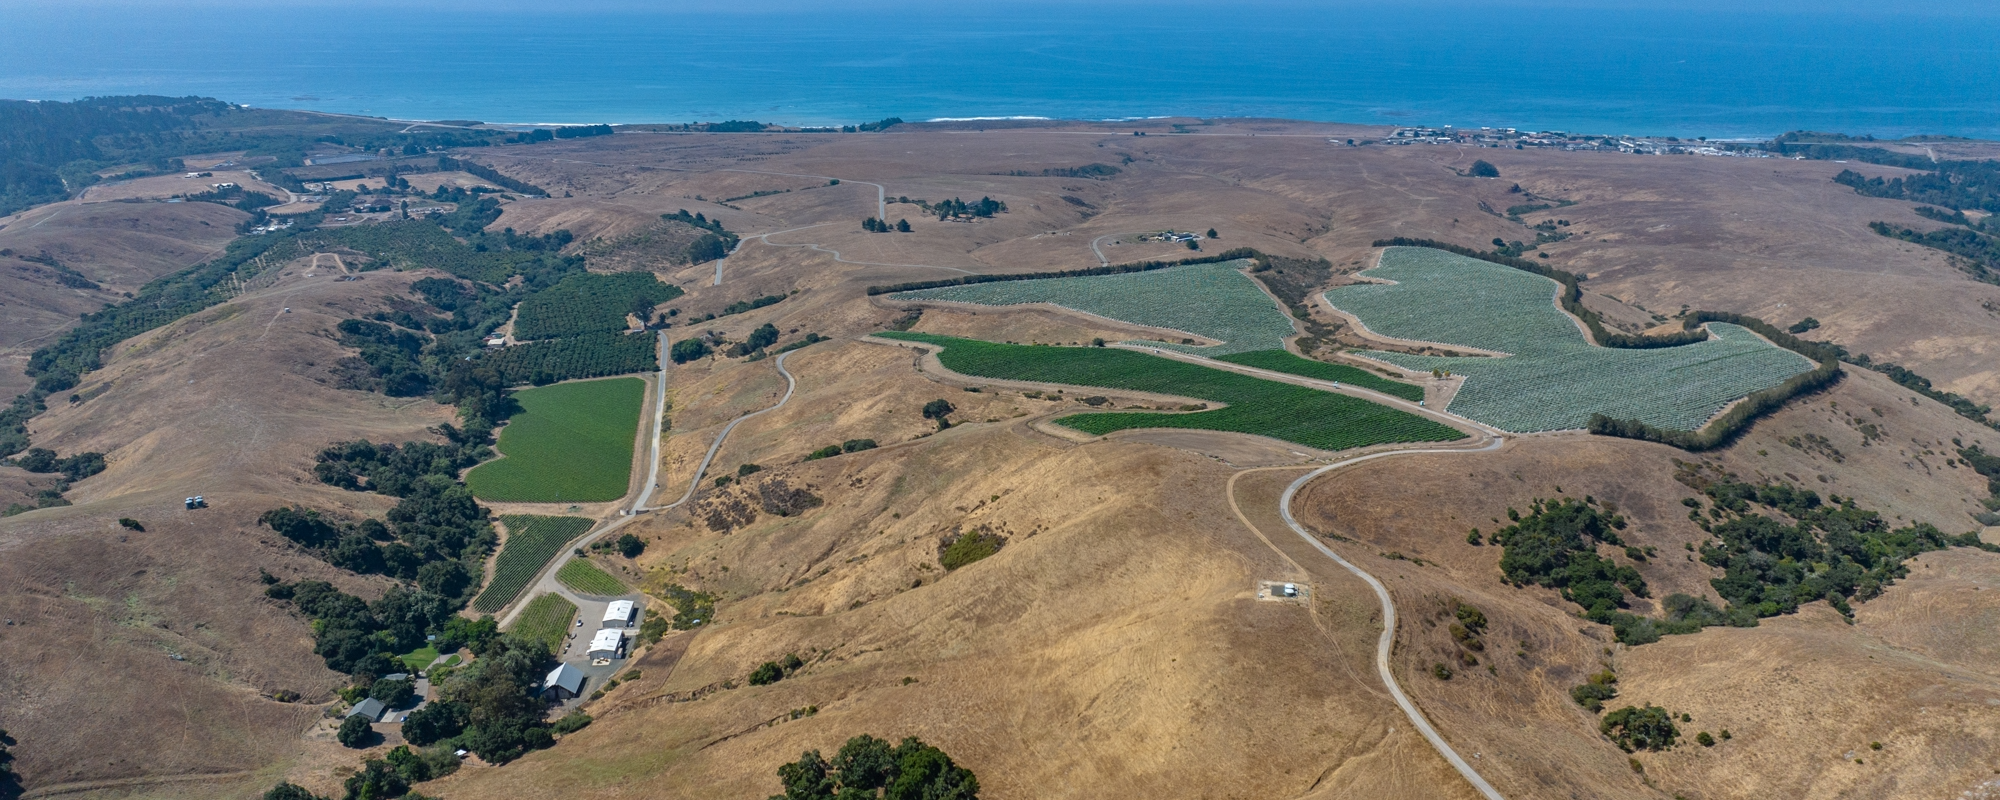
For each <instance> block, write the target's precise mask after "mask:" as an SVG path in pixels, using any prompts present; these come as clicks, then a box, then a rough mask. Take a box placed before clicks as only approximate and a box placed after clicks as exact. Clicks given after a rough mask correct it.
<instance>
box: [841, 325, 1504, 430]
mask: <svg viewBox="0 0 2000 800" xmlns="http://www.w3.org/2000/svg"><path fill="white" fill-rule="evenodd" d="M876 335H878V336H882V337H885V338H893V339H901V340H906V341H913V342H923V343H927V344H932V345H939V346H941V347H942V348H943V351H942V352H941V353H939V354H938V358H939V359H940V360H941V361H943V363H944V366H945V367H946V368H948V369H951V370H953V371H956V372H960V373H963V374H966V375H978V376H983V377H989V378H1000V379H1005V380H1020V381H1034V382H1037V383H1057V384H1064V385H1068V386H1078V387H1105V388H1111V389H1129V390H1133V391H1140V392H1154V393H1159V394H1167V395H1175V396H1180V397H1192V398H1196V399H1200V400H1207V401H1210V402H1216V403H1227V404H1229V405H1228V407H1227V408H1222V409H1215V410H1210V411H1198V412H1194V413H1179V414H1172V413H1158V412H1113V413H1099V414H1078V415H1074V416H1069V417H1064V418H1062V419H1059V420H1057V421H1056V422H1057V424H1060V425H1065V426H1068V427H1071V428H1075V429H1077V430H1080V431H1083V432H1085V433H1093V434H1105V433H1110V432H1112V431H1119V430H1127V429H1132V428H1195V429H1200V430H1212V431H1233V432H1238V433H1252V434H1257V435H1261V436H1269V437H1272V438H1275V439H1283V440H1285V441H1288V442H1296V443H1298V444H1302V445H1305V446H1307V447H1316V448H1319V449H1322V450H1345V449H1348V448H1351V447H1366V446H1368V445H1375V444H1384V443H1388V442H1442V441H1453V440H1457V439H1462V438H1465V434H1463V433H1460V432H1459V431H1457V430H1454V429H1453V428H1451V427H1449V426H1446V425H1442V424H1439V423H1437V422H1433V421H1431V420H1428V419H1425V418H1423V417H1420V416H1417V415H1415V414H1410V413H1406V412H1403V411H1398V410H1396V409H1393V408H1389V407H1387V406H1384V405H1381V404H1378V403H1371V402H1369V401H1367V400H1362V399H1360V398H1356V397H1351V396H1348V395H1344V394H1336V393H1334V392H1325V391H1320V390H1317V389H1308V388H1306V387H1303V386H1295V385H1293V384H1289V383H1279V382H1277V381H1268V380H1264V379H1262V378H1253V377H1250V376H1248V375H1243V374H1240V373H1235V372H1229V371H1226V370H1219V369H1214V368H1211V367H1204V366H1201V365H1198V364H1190V363H1187V362H1183V361H1176V360H1173V359H1167V358H1160V357H1158V356H1152V355H1147V354H1145V353H1136V352H1132V351H1130V350H1115V349H1105V348H1095V347H1050V346H1042V345H1034V346H1029V345H1010V344H996V343H993V342H982V341H978V340H975V339H959V338H954V337H950V336H936V335H933V334H925V333H904V332H896V331H890V332H885V333H879V334H876Z"/></svg>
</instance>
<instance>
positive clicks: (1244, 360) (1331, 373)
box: [1215, 350, 1424, 403]
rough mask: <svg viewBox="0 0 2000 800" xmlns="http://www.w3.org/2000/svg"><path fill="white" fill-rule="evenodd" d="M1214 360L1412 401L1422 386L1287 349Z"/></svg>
mask: <svg viewBox="0 0 2000 800" xmlns="http://www.w3.org/2000/svg"><path fill="white" fill-rule="evenodd" d="M1215 360H1217V361H1227V362H1229V363H1231V364H1242V365H1243V366H1246V367H1256V368H1258V369H1268V370H1270V371H1272V372H1283V373H1286V374H1288V375H1297V376H1300V377H1303V378H1312V379H1314V380H1322V381H1336V382H1339V383H1351V384H1353V385H1355V386H1359V387H1361V388H1363V389H1373V390H1375V391H1378V392H1381V393H1383V394H1386V395H1389V396H1390V397H1400V398H1403V399H1404V400H1408V401H1410V402H1413V403H1414V402H1416V401H1419V400H1422V399H1424V387H1422V386H1417V385H1414V384H1408V383H1403V382H1402V381H1392V380H1390V379H1388V378H1384V377H1382V376H1380V375H1377V374H1375V373H1373V372H1369V371H1368V370H1365V369H1362V368H1360V367H1351V366H1348V365H1346V364H1329V363H1327V362H1324V361H1314V360H1312V359H1310V358H1302V357H1300V356H1298V355H1295V354H1293V353H1292V352H1291V351H1288V350H1258V351H1255V352H1250V353H1233V354H1230V355H1226V356H1216V358H1215Z"/></svg>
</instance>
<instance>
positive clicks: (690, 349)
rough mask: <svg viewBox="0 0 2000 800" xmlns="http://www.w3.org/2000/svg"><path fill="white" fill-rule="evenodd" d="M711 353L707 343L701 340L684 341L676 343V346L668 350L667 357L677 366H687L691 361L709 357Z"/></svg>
mask: <svg viewBox="0 0 2000 800" xmlns="http://www.w3.org/2000/svg"><path fill="white" fill-rule="evenodd" d="M709 352H710V350H709V346H708V343H707V342H704V341H702V340H700V339H682V340H680V341H678V342H674V346H673V347H672V348H669V349H668V350H667V357H668V358H670V359H672V360H673V362H674V363H676V364H686V363H687V362H689V361H693V360H695V359H698V358H702V357H704V356H707V355H708V354H709Z"/></svg>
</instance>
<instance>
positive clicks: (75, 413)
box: [0, 260, 450, 796]
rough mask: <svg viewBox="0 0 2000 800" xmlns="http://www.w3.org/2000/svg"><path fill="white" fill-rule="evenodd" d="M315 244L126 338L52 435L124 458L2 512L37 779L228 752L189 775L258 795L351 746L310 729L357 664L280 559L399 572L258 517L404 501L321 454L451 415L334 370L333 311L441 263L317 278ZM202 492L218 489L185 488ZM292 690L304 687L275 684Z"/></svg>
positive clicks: (10, 656) (20, 686) (41, 434)
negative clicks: (301, 541) (335, 479)
mask: <svg viewBox="0 0 2000 800" xmlns="http://www.w3.org/2000/svg"><path fill="white" fill-rule="evenodd" d="M307 263H308V262H306V261H303V260H302V261H300V262H298V263H296V264H294V265H291V266H288V267H286V268H285V270H284V271H283V272H282V273H281V274H280V276H279V277H278V279H277V282H276V284H275V285H274V286H272V287H270V288H268V289H265V290H263V291H260V292H256V293H253V294H249V295H245V296H243V297H240V298H238V299H236V300H233V301H231V302H229V303H226V304H224V305H221V306H217V307H215V308H213V309H210V310H208V311H207V312H204V313H202V314H198V315H196V316H194V317H190V318H188V319H185V320H182V321H181V322H179V323H176V324H174V325H170V326H168V327H166V328H162V329H160V330H158V331H154V332H153V333H151V334H148V335H146V336H142V337H140V338H138V339H136V340H133V341H131V342H128V343H127V344H125V345H123V346H121V347H120V348H118V349H117V350H116V351H115V353H114V354H112V355H110V356H109V357H108V358H107V359H106V366H105V368H104V369H103V370H100V371H98V372H93V373H91V374H90V375H89V376H88V378H86V380H85V386H86V387H94V386H98V385H108V386H109V387H110V388H109V389H108V390H107V391H105V392H104V393H103V394H102V395H100V396H97V397H95V398H94V399H92V400H89V401H87V402H84V403H82V404H80V405H77V406H74V407H67V406H66V407H62V408H56V409H52V410H51V411H50V412H49V413H48V414H45V415H43V416H42V417H41V418H39V419H37V420H36V423H35V426H34V431H33V433H34V438H35V441H36V442H37V443H38V444H40V445H42V446H48V447H54V448H57V449H58V450H60V451H62V452H65V453H67V452H73V451H79V450H101V451H103V452H105V453H106V457H107V459H108V460H109V462H110V466H109V468H108V469H107V470H106V471H105V472H104V473H103V474H100V475H97V476H95V477H92V478H89V479H87V480H84V481H82V482H79V483H77V484H76V485H75V486H74V488H72V489H71V490H70V493H69V497H70V499H71V500H73V501H75V502H76V503H78V505H76V506H75V507H71V508H55V509H47V510H42V511H35V512H30V513H26V514H22V515H19V516H15V517H9V518H6V519H4V520H0V585H5V586H8V587H12V588H11V590H10V591H7V592H5V593H0V607H4V609H5V611H4V613H0V616H5V617H7V618H9V619H12V620H13V621H14V624H13V625H12V626H11V627H5V628H0V631H5V633H0V665H4V666H0V694H4V695H5V696H7V697H10V698H13V699H12V700H10V701H9V703H8V706H9V708H10V711H9V713H8V714H7V728H8V731H9V732H10V733H12V734H13V735H15V736H16V737H17V738H19V739H20V740H21V741H22V742H23V743H24V744H23V746H21V747H19V748H16V750H15V753H16V754H17V755H18V756H19V758H20V760H19V762H18V763H17V765H16V766H17V767H18V768H19V770H20V772H21V774H22V775H23V777H24V779H25V780H26V781H27V782H28V785H30V786H36V787H41V786H49V785H58V784H61V785H68V784H73V783H79V782H91V781H131V780H134V779H142V780H143V779H162V778H167V779H171V778H175V777H181V776H190V775H201V774H217V775H221V776H222V778H221V779H218V780H220V782H215V781H207V782H200V783H196V784H193V785H191V787H190V789H189V790H190V791H195V792H196V793H197V794H205V796H249V795H251V794H253V793H256V792H261V791H262V790H263V789H264V788H268V786H269V784H270V783H272V782H274V781H275V780H276V778H275V775H276V774H279V773H281V772H282V770H283V769H284V767H285V765H287V764H290V763H293V762H296V761H298V760H299V759H301V758H303V757H306V756H307V754H308V753H309V752H310V751H311V748H312V747H315V746H317V747H327V746H329V745H327V744H325V743H321V744H318V745H309V744H308V743H307V742H306V741H305V740H303V739H301V737H300V734H301V733H302V732H304V731H305V730H306V729H307V728H308V727H309V726H310V725H312V723H313V722H314V720H316V719H317V718H318V716H319V713H320V711H321V706H320V705H319V704H322V703H325V702H326V701H328V700H329V699H330V698H331V692H332V690H333V689H335V688H337V687H338V686H339V685H340V678H341V676H339V675H337V674H335V673H333V672H331V671H328V670H327V669H326V668H325V667H324V666H323V665H322V663H321V661H320V659H319V658H318V657H317V656H315V655H313V653H312V640H311V635H310V632H309V630H308V629H307V627H306V624H305V621H304V620H302V619H300V618H299V617H298V616H297V615H296V612H293V611H291V610H289V609H287V608H284V607H280V606H279V605H277V604H275V603H272V602H270V601H267V600H265V599H264V598H263V596H262V592H263V585H262V583H261V582H260V581H259V579H258V576H259V570H260V569H261V570H266V571H268V572H269V573H271V574H273V575H276V576H278V577H280V578H283V579H286V580H298V579H302V578H316V579H324V580H333V581H335V582H336V583H338V584H340V585H342V586H343V587H345V588H347V590H348V591H352V592H357V593H361V594H363V595H364V596H373V595H374V594H375V593H377V592H379V591H380V586H382V585H383V584H381V583H380V582H379V581H374V580H363V579H360V578H356V577H355V576H352V575H348V574H346V573H342V572H340V571H338V570H335V569H333V568H331V567H329V566H327V565H326V564H325V563H324V562H322V561H320V560H318V559H316V558H313V557H311V556H308V555H306V554H304V553H301V552H298V551H297V550H296V549H295V548H293V547H291V546H290V545H288V544H287V543H285V542H284V540H283V539H281V538H278V537H277V536H275V535H274V534H272V533H271V532H270V531H269V530H268V529H264V528H262V527H261V526H259V525H258V524H257V523H256V518H257V516H258V515H259V514H261V513H262V512H263V511H265V510H266V509H269V508H272V507H275V506H278V505H282V504H286V503H305V504H308V505H312V506H315V507H319V508H323V509H330V510H334V511H337V512H346V513H352V514H363V513H379V512H381V511H383V510H385V509H386V508H387V506H388V503H387V502H386V501H385V498H382V497H379V496H375V495H365V494H357V493H349V492H340V491H338V490H334V489H331V488H330V487H325V486H321V485H319V484H318V483H317V482H315V481H313V480H312V478H311V476H310V474H309V472H308V468H309V467H310V466H311V464H312V454H313V453H314V452H315V451H316V450H317V449H318V448H320V447H322V446H324V445H325V444H327V443H328V442H330V441H334V440H339V439H350V438H357V437H363V436H366V437H370V438H373V439H376V440H389V441H401V440H405V439H410V438H414V437H421V436H424V433H423V430H424V428H425V427H427V426H430V425H435V424H437V423H439V422H443V421H447V420H448V419H450V417H449V414H448V413H447V410H446V409H442V408H440V407H438V406H436V405H434V404H431V403H429V402H428V401H421V400H418V401H411V400H389V399H387V398H383V397H382V396H380V395H374V394H366V393H362V392H355V391H348V390H340V389H335V388H333V386H331V385H329V384H330V381H329V378H328V375H327V370H328V368H329V367H331V366H332V363H333V362H334V361H335V360H337V359H338V358H340V357H341V356H343V355H345V353H344V352H343V350H342V349H341V348H340V347H339V346H337V345H336V344H334V342H333V341H332V339H331V333H330V331H331V329H332V327H333V325H334V324H335V323H336V322H338V321H339V320H340V319H341V318H343V317H345V316H347V315H350V314H357V313H364V312H365V311H367V310H373V309H375V308H379V307H381V304H382V298H384V297H386V296H388V295H390V294H395V293H400V292H402V291H404V290H406V287H407V286H408V285H409V282H410V281H411V280H414V279H415V278H417V277H419V275H417V274H404V275H398V274H391V273H379V272H378V273H369V274H368V275H366V276H365V277H364V279H363V280H361V281H358V282H338V281H336V280H335V279H334V277H333V276H327V275H324V274H321V275H320V277H317V278H312V279H307V278H304V277H302V276H303V273H304V272H305V271H306V269H307ZM287 306H289V307H290V308H292V312H291V313H289V314H286V313H282V312H281V311H280V309H282V308H284V307H287ZM191 494H203V495H205V496H206V497H207V498H208V501H209V504H210V506H211V507H210V508H208V509H205V510H200V511H194V512H189V511H186V510H184V509H182V507H181V499H182V498H183V497H184V496H186V495H191ZM119 517H132V518H134V519H137V520H138V521H139V522H140V523H141V524H143V525H144V526H145V528H146V530H145V532H143V533H140V532H132V531H126V530H124V529H122V528H120V527H119V526H118V525H117V524H116V522H115V520H116V519H117V518H119ZM175 655H178V656H181V657H182V658H184V659H185V660H175V659H173V658H172V656H175ZM281 690H288V691H293V692H298V693H300V694H301V695H303V699H302V701H301V702H299V703H289V704H288V703H280V702H277V701H275V700H271V699H269V696H270V695H272V694H273V693H275V692H278V691H281ZM106 754H110V755H109V757H106ZM274 770H275V772H274ZM245 772H248V773H250V774H243V775H238V774H237V773H245ZM140 785H151V784H146V783H141V784H140ZM156 788H158V787H156Z"/></svg>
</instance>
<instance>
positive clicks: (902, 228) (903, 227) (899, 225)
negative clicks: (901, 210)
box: [896, 219, 910, 233]
mask: <svg viewBox="0 0 2000 800" xmlns="http://www.w3.org/2000/svg"><path fill="white" fill-rule="evenodd" d="M896 232H897V233H909V232H910V221H909V220H907V219H899V220H896Z"/></svg>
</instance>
